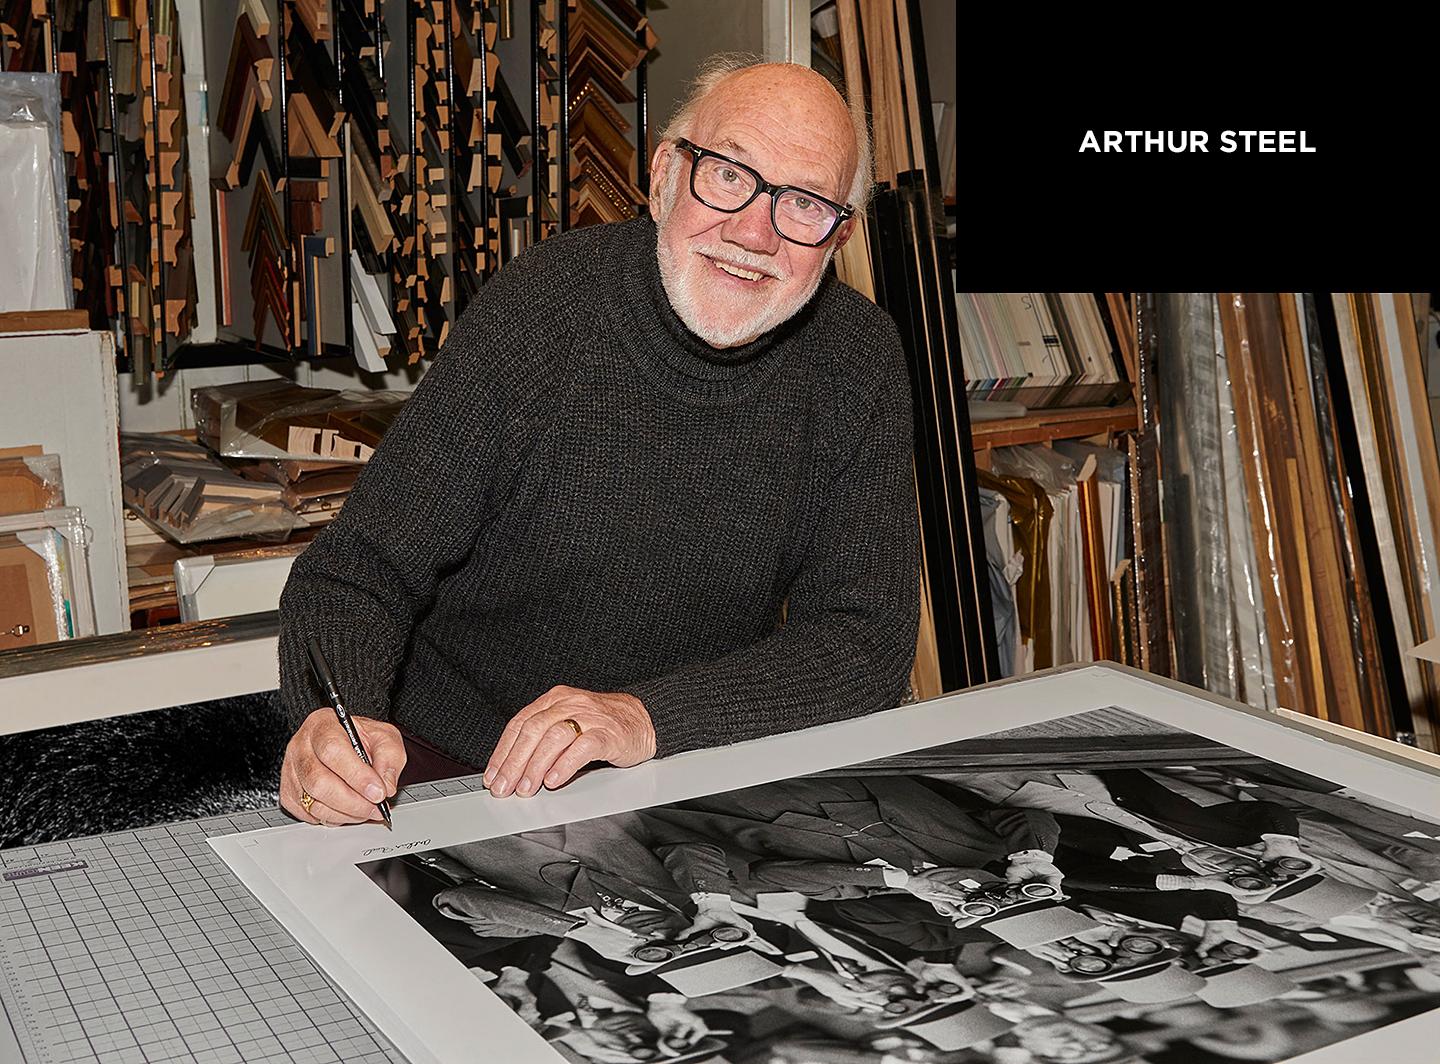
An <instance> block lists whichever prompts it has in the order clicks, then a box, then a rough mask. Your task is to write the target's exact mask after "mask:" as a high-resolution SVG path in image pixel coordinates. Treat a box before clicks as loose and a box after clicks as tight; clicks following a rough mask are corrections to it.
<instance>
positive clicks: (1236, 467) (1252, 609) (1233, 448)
mask: <svg viewBox="0 0 1440 1064" xmlns="http://www.w3.org/2000/svg"><path fill="white" fill-rule="evenodd" d="M1210 309H1211V315H1212V319H1211V320H1212V324H1213V334H1214V337H1215V365H1216V381H1217V388H1216V400H1217V402H1216V406H1217V408H1218V410H1219V425H1220V458H1221V468H1222V470H1223V474H1224V480H1225V485H1224V493H1225V512H1226V516H1227V520H1228V525H1229V535H1228V538H1229V541H1230V588H1231V605H1232V610H1233V615H1234V618H1235V647H1236V657H1237V659H1238V662H1239V678H1240V681H1241V684H1242V686H1241V688H1240V693H1239V694H1238V695H1237V696H1236V697H1238V698H1239V699H1241V700H1242V701H1245V702H1248V703H1250V705H1252V706H1258V707H1260V708H1261V709H1274V708H1275V707H1276V706H1277V705H1278V704H1279V703H1278V702H1277V701H1276V698H1275V672H1274V664H1273V660H1274V659H1272V658H1271V656H1270V644H1269V633H1268V631H1267V630H1266V627H1265V604H1264V601H1263V599H1262V597H1261V591H1260V573H1259V560H1258V558H1257V556H1256V554H1255V541H1254V540H1253V539H1251V537H1250V503H1249V499H1248V498H1247V497H1246V494H1245V469H1244V466H1243V464H1242V462H1241V452H1240V436H1239V432H1238V430H1237V429H1236V425H1235V407H1234V402H1233V400H1232V399H1231V386H1230V365H1229V361H1228V359H1227V358H1226V356H1225V340H1224V337H1223V335H1222V334H1221V331H1220V307H1219V303H1218V302H1217V301H1216V300H1214V299H1212V300H1211V308H1210Z"/></svg>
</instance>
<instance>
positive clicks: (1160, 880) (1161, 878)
mask: <svg viewBox="0 0 1440 1064" xmlns="http://www.w3.org/2000/svg"><path fill="white" fill-rule="evenodd" d="M1155 889H1156V890H1193V889H1194V884H1193V883H1192V882H1191V880H1190V877H1189V876H1176V875H1170V874H1168V873H1161V874H1160V875H1157V876H1156V877H1155Z"/></svg>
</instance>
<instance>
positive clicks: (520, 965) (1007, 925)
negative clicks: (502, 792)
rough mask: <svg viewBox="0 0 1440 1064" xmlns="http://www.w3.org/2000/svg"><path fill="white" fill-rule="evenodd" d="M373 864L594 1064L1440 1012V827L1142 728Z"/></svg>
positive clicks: (979, 743) (745, 1063)
mask: <svg viewBox="0 0 1440 1064" xmlns="http://www.w3.org/2000/svg"><path fill="white" fill-rule="evenodd" d="M360 867H361V868H362V870H363V871H365V873H366V874H367V875H369V876H370V877H371V878H372V879H373V880H374V881H375V882H376V883H377V884H379V885H380V886H381V887H382V888H383V889H384V890H385V891H386V892H387V893H388V894H389V895H390V896H391V897H392V898H394V899H395V900H396V901H397V902H398V903H399V904H400V905H402V906H403V907H404V908H405V909H406V910H407V911H408V912H409V913H410V914H411V915H412V916H413V917H414V919H415V920H416V921H418V922H419V923H420V924H421V925H422V926H423V927H424V928H425V929H426V930H427V931H428V932H429V933H430V934H431V935H433V936H434V937H435V938H436V939H438V940H439V941H440V942H441V943H442V944H443V945H444V946H445V947H446V948H447V949H448V950H449V951H450V952H451V953H452V954H453V956H454V957H456V958H457V959H458V960H459V961H460V962H461V963H462V964H464V965H465V966H466V967H468V968H469V969H470V970H471V972H472V973H473V974H474V975H475V976H477V977H478V978H480V979H481V980H483V981H484V982H485V983H486V985H487V986H488V987H489V988H490V989H491V990H492V991H493V992H494V993H495V994H496V995H498V996H499V998H500V999H501V1000H503V1001H504V1002H505V1003H506V1004H507V1005H508V1006H509V1007H510V1008H511V1009H513V1010H514V1011H515V1012H516V1013H517V1014H518V1015H519V1016H520V1017H521V1018H522V1019H524V1020H525V1021H526V1022H527V1023H528V1024H530V1026H531V1027H533V1028H534V1030H535V1031H536V1032H537V1033H538V1035H539V1036H540V1037H542V1038H544V1039H546V1040H547V1041H548V1042H549V1043H550V1046H551V1048H552V1049H554V1050H555V1052H556V1053H557V1054H558V1056H559V1058H560V1059H563V1060H568V1061H584V1062H606V1064H629V1062H638V1061H665V1062H676V1064H678V1062H682V1061H683V1062H694V1064H700V1062H704V1061H709V1062H713V1064H812V1062H813V1064H862V1062H866V1064H900V1062H907V1061H924V1062H933V1064H960V1062H970V1061H1000V1062H1002V1064H1032V1062H1033V1064H1098V1062H1102V1061H1103V1062H1107V1064H1110V1062H1119V1061H1136V1062H1138V1061H1149V1062H1155V1064H1159V1062H1166V1064H1170V1062H1175V1064H1181V1062H1183V1064H1207V1062H1220V1061H1281V1060H1287V1059H1289V1058H1291V1057H1294V1056H1298V1055H1300V1054H1302V1053H1305V1052H1307V1051H1310V1050H1313V1049H1316V1048H1318V1047H1320V1046H1324V1045H1328V1044H1330V1043H1335V1042H1340V1041H1345V1040H1350V1039H1358V1040H1359V1041H1357V1042H1355V1043H1354V1045H1355V1048H1356V1050H1357V1052H1358V1051H1361V1050H1363V1046H1364V1039H1365V1038H1366V1036H1367V1033H1368V1032H1371V1031H1374V1030H1376V1029H1378V1028H1381V1027H1385V1026H1387V1025H1389V1024H1393V1023H1395V1022H1397V1021H1400V1020H1403V1019H1405V1018H1407V1017H1410V1016H1413V1015H1416V1014H1418V1013H1421V1012H1426V1011H1428V1010H1431V1009H1435V1008H1437V1007H1440V904H1437V898H1440V826H1437V825H1436V824H1433V823H1429V822H1427V821H1423V820H1418V819H1416V818H1414V817H1413V816H1411V815H1409V814H1407V813H1406V812H1404V811H1403V810H1400V809H1395V808H1390V807H1387V806H1385V805H1384V804H1382V803H1380V802H1378V801H1376V800H1374V799H1371V798H1367V797H1366V796H1365V795H1362V794H1357V793H1352V792H1350V791H1347V790H1345V789H1343V788H1341V787H1339V786H1338V785H1336V784H1333V783H1328V782H1326V781H1324V780H1321V779H1317V778H1315V777H1312V776H1309V775H1306V774H1305V773H1303V772H1300V771H1297V770H1296V769H1293V768H1288V767H1285V766H1281V765H1278V764H1275V763H1273V762H1270V761H1267V760H1264V759H1262V758H1259V757H1257V756H1255V755H1253V754H1249V753H1245V752H1243V751H1240V750H1236V749H1233V748H1230V747H1227V746H1223V745H1220V744H1218V743H1214V742H1211V741H1209V740H1207V739H1204V738H1202V737H1199V736H1196V735H1193V734H1190V733H1188V732H1181V731H1174V730H1171V729H1168V728H1166V727H1165V726H1163V725H1159V724H1157V723H1155V722H1154V721H1150V720H1147V719H1145V718H1143V717H1140V716H1137V715H1134V714H1131V713H1127V712H1124V711H1121V710H1099V711H1095V712H1092V713H1085V714H1079V715H1075V716H1070V717H1065V718H1061V719H1058V720H1055V721H1050V722H1047V723H1045V724H1042V725H1036V726H1032V727H1028V728H1024V729H1019V730H1016V731H1011V732H1001V733H995V734H991V735H988V736H985V737H983V738H980V739H972V740H967V741H964V742H959V743H952V744H948V745H944V746H938V747H933V748H930V749H927V750H921V751H915V752H912V753H909V754H905V755H901V756H899V757H891V758H886V759H884V760H881V761H872V762H867V763H865V764H859V765H852V766H849V767H847V768H844V769H838V770H835V771H832V772H827V773H823V774H819V775H815V776H806V777H801V778H796V779H788V780H781V781H778V782H774V783H769V784H765V785H763V786H758V787H751V788H747V789H745V790H737V791H732V792H729V793H725V794H716V795H712V796H709V797H704V798H696V799H693V800H689V801H684V802H679V803H676V804H673V805H666V806H660V807H656V808H652V809H645V810H638V811H634V812H629V813H623V814H619V815H616V816H610V817H603V818H599V819H595V820H588V821H582V822H578V823H572V824H565V825H560V826H556V827H553V828H547V829H544V830H539V831H526V832H523V833H521V834H518V835H512V836H507V837H502V838H492V839H485V840H483V841H477V842H473V843H467V844H465V845H460V846H451V847H446V848H444V849H437V850H431V851H428V852H423V853H415V854H410V855H407V856H404V857H398V858H389V859H386V860H383V861H377V862H373V863H368V864H364V865H361V866H360ZM477 1037H479V1034H478V1032H477ZM1354 1059H1362V1058H1361V1057H1359V1056H1356V1057H1355V1058H1354Z"/></svg>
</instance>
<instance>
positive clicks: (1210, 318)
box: [1155, 292, 1241, 698]
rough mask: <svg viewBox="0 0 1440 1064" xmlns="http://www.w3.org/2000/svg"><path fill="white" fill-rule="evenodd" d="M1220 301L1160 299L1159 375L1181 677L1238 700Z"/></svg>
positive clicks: (1194, 296) (1202, 296) (1166, 530)
mask: <svg viewBox="0 0 1440 1064" xmlns="http://www.w3.org/2000/svg"><path fill="white" fill-rule="evenodd" d="M1212 301H1213V297H1212V296H1211V294H1210V293H1196V292H1183V293H1172V294H1165V295H1157V296H1156V297H1155V309H1156V328H1157V330H1158V332H1159V334H1160V343H1161V345H1162V347H1161V350H1162V351H1163V356H1162V357H1161V358H1159V359H1158V360H1157V369H1158V371H1159V385H1160V392H1161V395H1162V396H1163V397H1164V402H1165V416H1164V417H1163V418H1161V420H1160V449H1161V454H1162V455H1163V460H1164V469H1163V477H1164V482H1165V494H1164V511H1165V522H1164V525H1163V527H1162V532H1163V534H1164V537H1165V542H1166V549H1167V552H1168V554H1169V556H1170V557H1171V558H1172V559H1181V558H1183V559H1185V564H1183V565H1176V566H1174V567H1173V569H1172V571H1171V572H1170V574H1169V582H1170V608H1171V610H1172V611H1173V614H1174V646H1175V673H1174V675H1175V678H1176V679H1177V680H1184V681H1185V682H1186V683H1191V684H1195V685H1196V686H1198V687H1203V688H1205V689H1206V690H1208V691H1214V692H1215V693H1217V694H1222V695H1225V696H1226V697H1228V698H1238V697H1239V696H1240V694H1241V681H1240V676H1239V663H1238V654H1237V652H1236V639H1235V621H1234V609H1233V606H1232V603H1231V594H1232V587H1231V579H1230V526H1229V520H1228V516H1227V512H1226V500H1225V470H1224V459H1223V455H1222V448H1221V446H1220V433H1221V425H1220V408H1219V397H1218V395H1217V388H1218V387H1219V385H1218V383H1217V372H1216V370H1217V366H1216V359H1215V340H1216V337H1215V326H1214V312H1213V309H1212ZM1228 386H1229V385H1228V382H1227V383H1226V387H1227V389H1228Z"/></svg>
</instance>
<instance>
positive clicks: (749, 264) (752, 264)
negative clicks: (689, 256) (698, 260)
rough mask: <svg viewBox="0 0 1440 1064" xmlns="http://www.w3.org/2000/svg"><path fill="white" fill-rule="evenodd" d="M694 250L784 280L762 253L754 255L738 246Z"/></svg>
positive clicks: (727, 263) (728, 263) (729, 263)
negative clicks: (722, 248)
mask: <svg viewBox="0 0 1440 1064" xmlns="http://www.w3.org/2000/svg"><path fill="white" fill-rule="evenodd" d="M694 250H695V251H696V253H697V254H700V255H704V256H705V257H706V258H707V259H714V260H715V261H716V262H723V263H724V264H725V265H726V266H738V267H739V268H740V269H742V270H752V271H754V272H755V273H763V274H764V275H765V276H766V277H773V278H775V279H776V280H777V281H783V280H785V278H784V277H782V276H781V275H780V274H778V273H776V272H775V267H774V265H773V264H772V263H771V261H770V260H769V259H767V258H765V257H764V256H763V255H755V254H753V253H751V252H749V251H741V250H739V249H738V248H726V249H724V250H723V251H721V250H719V249H717V248H695V249H694Z"/></svg>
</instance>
